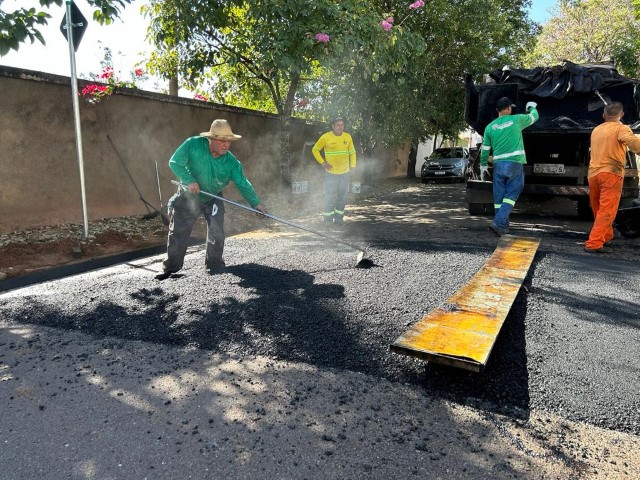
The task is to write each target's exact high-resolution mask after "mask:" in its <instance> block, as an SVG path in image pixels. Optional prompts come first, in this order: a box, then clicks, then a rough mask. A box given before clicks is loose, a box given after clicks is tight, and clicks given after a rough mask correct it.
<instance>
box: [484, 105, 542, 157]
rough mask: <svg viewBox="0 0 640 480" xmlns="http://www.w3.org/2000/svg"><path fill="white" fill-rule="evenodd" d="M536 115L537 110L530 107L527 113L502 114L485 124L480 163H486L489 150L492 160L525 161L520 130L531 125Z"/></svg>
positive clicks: (536, 117)
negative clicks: (491, 153) (491, 152)
mask: <svg viewBox="0 0 640 480" xmlns="http://www.w3.org/2000/svg"><path fill="white" fill-rule="evenodd" d="M538 117H539V115H538V111H537V110H536V109H535V108H531V109H530V110H529V113H527V114H518V115H503V116H501V117H498V118H496V119H495V120H494V121H493V122H491V123H490V124H489V125H487V128H485V129H484V137H483V139H482V153H481V155H480V165H482V166H485V165H487V160H488V159H489V152H490V151H491V150H493V161H494V162H517V163H527V158H526V156H525V153H524V142H523V140H522V130H524V129H525V128H527V127H528V126H530V125H533V124H534V123H535V122H536V121H537V120H538Z"/></svg>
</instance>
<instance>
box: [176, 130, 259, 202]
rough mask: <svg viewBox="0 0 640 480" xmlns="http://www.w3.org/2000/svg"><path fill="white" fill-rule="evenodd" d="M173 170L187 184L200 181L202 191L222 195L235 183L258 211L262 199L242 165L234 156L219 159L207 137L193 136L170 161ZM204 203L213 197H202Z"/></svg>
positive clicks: (227, 154) (229, 155) (200, 198)
mask: <svg viewBox="0 0 640 480" xmlns="http://www.w3.org/2000/svg"><path fill="white" fill-rule="evenodd" d="M169 167H170V168H171V170H172V171H173V173H175V174H176V177H178V180H180V182H181V183H183V184H185V185H189V184H190V183H194V182H197V183H198V184H199V185H200V189H201V190H204V191H205V192H209V193H213V194H214V195H218V194H219V193H220V192H221V191H222V189H223V188H224V187H226V186H227V185H229V182H230V181H232V182H233V183H235V185H236V187H238V191H239V192H240V193H241V194H242V196H243V197H244V199H245V200H246V201H247V203H249V205H251V207H253V208H255V207H256V206H257V205H260V203H262V202H261V200H260V198H259V197H258V195H257V194H256V191H255V190H254V189H253V185H251V182H249V180H247V177H245V176H244V172H243V171H242V164H241V163H240V162H239V161H238V159H237V158H236V157H235V156H234V155H233V154H232V153H231V152H227V153H225V154H224V155H222V156H220V157H218V158H216V157H214V156H213V155H211V152H210V151H209V141H208V140H207V139H206V138H204V137H190V138H188V139H186V140H185V141H184V143H183V144H182V145H180V146H179V147H178V149H177V150H176V151H175V153H174V154H173V155H172V156H171V159H170V160H169ZM199 200H200V201H201V202H203V203H204V202H208V201H210V200H211V197H207V196H206V195H204V194H202V193H201V194H200V195H199Z"/></svg>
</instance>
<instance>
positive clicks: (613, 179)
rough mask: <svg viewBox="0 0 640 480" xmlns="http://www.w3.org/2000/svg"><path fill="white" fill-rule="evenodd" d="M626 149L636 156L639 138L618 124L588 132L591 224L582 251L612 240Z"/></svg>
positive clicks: (614, 122) (639, 142)
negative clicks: (589, 134) (589, 142)
mask: <svg viewBox="0 0 640 480" xmlns="http://www.w3.org/2000/svg"><path fill="white" fill-rule="evenodd" d="M627 147H628V148H629V149H631V150H632V151H633V152H636V153H639V152H640V138H638V137H636V136H635V135H634V134H633V132H632V131H631V129H630V128H629V127H628V126H627V125H624V124H623V123H622V122H619V121H610V122H604V123H603V124H601V125H598V126H597V127H596V128H594V130H593V132H591V160H590V162H589V172H588V174H587V177H588V179H589V201H590V203H591V210H593V216H594V219H595V220H594V222H593V227H592V228H591V232H590V233H589V239H588V240H587V241H586V243H585V247H586V248H589V249H599V248H602V247H603V246H604V244H605V242H608V241H609V240H611V239H612V238H613V221H614V220H615V218H616V213H617V212H618V204H619V203H620V196H621V195H622V182H623V180H624V166H625V161H626V155H627Z"/></svg>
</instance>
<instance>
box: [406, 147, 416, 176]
mask: <svg viewBox="0 0 640 480" xmlns="http://www.w3.org/2000/svg"><path fill="white" fill-rule="evenodd" d="M417 161H418V147H417V145H416V144H415V143H414V142H411V149H410V150H409V160H408V161H407V178H416V162H417Z"/></svg>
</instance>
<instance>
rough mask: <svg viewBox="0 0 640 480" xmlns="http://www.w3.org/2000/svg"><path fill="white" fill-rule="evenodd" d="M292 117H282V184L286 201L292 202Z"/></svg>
mask: <svg viewBox="0 0 640 480" xmlns="http://www.w3.org/2000/svg"><path fill="white" fill-rule="evenodd" d="M291 157H292V155H291V117H290V116H288V115H287V116H282V117H280V182H281V186H282V191H283V194H284V196H285V199H286V200H287V202H288V201H290V200H291Z"/></svg>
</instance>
